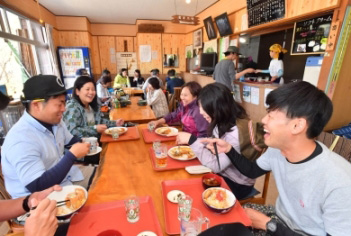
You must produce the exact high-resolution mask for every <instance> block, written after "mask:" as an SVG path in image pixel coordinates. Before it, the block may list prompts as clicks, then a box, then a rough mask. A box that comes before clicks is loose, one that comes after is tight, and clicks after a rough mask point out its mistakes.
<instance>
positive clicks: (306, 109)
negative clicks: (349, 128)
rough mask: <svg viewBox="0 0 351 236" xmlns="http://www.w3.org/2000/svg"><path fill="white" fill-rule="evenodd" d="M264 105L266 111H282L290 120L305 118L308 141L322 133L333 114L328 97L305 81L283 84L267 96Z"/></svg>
mask: <svg viewBox="0 0 351 236" xmlns="http://www.w3.org/2000/svg"><path fill="white" fill-rule="evenodd" d="M266 103H267V105H268V111H275V110H279V111H284V112H286V116H287V117H288V118H290V119H293V118H305V119H306V120H307V125H308V128H307V132H306V135H307V137H308V138H309V139H313V138H315V137H317V136H318V135H319V134H320V133H321V132H322V131H323V128H324V126H325V125H326V124H327V123H328V121H329V119H330V117H331V115H332V113H333V104H332V102H331V101H330V99H329V98H328V96H327V95H325V93H324V92H323V91H322V90H319V89H318V88H316V87H315V86H313V85H312V84H310V83H308V82H305V81H299V82H294V83H289V84H285V85H283V86H281V87H279V88H277V89H275V90H273V91H272V92H270V93H269V94H268V96H267V99H266Z"/></svg>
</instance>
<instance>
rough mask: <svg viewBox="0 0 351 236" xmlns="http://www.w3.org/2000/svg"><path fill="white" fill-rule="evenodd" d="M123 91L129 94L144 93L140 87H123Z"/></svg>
mask: <svg viewBox="0 0 351 236" xmlns="http://www.w3.org/2000/svg"><path fill="white" fill-rule="evenodd" d="M123 91H124V93H126V94H129V95H141V94H143V93H144V90H142V89H140V88H123Z"/></svg>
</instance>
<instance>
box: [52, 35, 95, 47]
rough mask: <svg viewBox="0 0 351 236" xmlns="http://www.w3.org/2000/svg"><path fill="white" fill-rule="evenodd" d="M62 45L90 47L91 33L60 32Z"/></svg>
mask: <svg viewBox="0 0 351 236" xmlns="http://www.w3.org/2000/svg"><path fill="white" fill-rule="evenodd" d="M59 38H60V44H59V45H57V46H62V47H90V46H91V45H90V42H89V33H88V32H77V31H59Z"/></svg>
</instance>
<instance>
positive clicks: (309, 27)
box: [291, 13, 333, 55]
mask: <svg viewBox="0 0 351 236" xmlns="http://www.w3.org/2000/svg"><path fill="white" fill-rule="evenodd" d="M332 19H333V14H332V13H330V14H328V15H324V16H319V17H315V18H312V19H308V20H304V21H299V22H295V26H294V32H293V39H292V43H291V55H299V54H316V53H320V54H322V53H324V52H325V49H326V48H327V42H328V37H329V32H330V26H331V22H332Z"/></svg>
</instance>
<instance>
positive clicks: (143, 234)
mask: <svg viewBox="0 0 351 236" xmlns="http://www.w3.org/2000/svg"><path fill="white" fill-rule="evenodd" d="M137 236H157V234H155V233H154V232H152V231H143V232H141V233H138V235H137Z"/></svg>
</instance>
